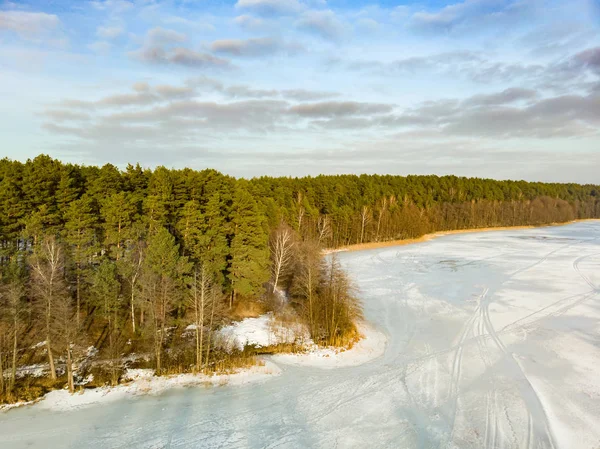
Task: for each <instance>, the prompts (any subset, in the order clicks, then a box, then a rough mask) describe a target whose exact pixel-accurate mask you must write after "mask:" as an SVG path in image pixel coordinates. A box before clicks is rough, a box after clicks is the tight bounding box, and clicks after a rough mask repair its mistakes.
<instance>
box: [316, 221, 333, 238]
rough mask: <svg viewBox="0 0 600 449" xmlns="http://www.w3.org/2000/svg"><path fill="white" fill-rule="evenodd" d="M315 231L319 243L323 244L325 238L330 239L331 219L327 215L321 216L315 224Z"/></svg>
mask: <svg viewBox="0 0 600 449" xmlns="http://www.w3.org/2000/svg"><path fill="white" fill-rule="evenodd" d="M317 230H318V231H319V243H323V241H324V240H325V239H326V238H329V237H331V219H330V218H329V215H322V216H320V217H319V221H318V222H317Z"/></svg>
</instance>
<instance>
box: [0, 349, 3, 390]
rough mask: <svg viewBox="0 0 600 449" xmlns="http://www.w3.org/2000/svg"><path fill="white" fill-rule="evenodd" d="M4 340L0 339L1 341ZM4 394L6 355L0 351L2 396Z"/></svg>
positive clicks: (0, 387) (0, 388)
mask: <svg viewBox="0 0 600 449" xmlns="http://www.w3.org/2000/svg"><path fill="white" fill-rule="evenodd" d="M1 342H2V340H1V339H0V343H1ZM3 394H4V355H3V354H2V351H0V397H1V396H2V395H3Z"/></svg>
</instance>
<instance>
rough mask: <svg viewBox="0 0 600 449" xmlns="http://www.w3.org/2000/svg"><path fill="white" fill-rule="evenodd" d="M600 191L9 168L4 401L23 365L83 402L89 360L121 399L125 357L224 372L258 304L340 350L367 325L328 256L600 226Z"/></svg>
mask: <svg viewBox="0 0 600 449" xmlns="http://www.w3.org/2000/svg"><path fill="white" fill-rule="evenodd" d="M599 191H600V190H599V187H598V186H594V185H577V184H547V183H529V182H524V181H495V180H489V179H477V178H459V177H455V176H442V177H439V176H406V177H403V176H379V175H361V176H355V175H340V176H324V175H323V176H317V177H304V178H286V177H282V178H271V177H260V178H254V179H251V180H246V179H235V178H233V177H230V176H226V175H223V174H221V173H219V172H217V171H215V170H210V169H207V170H202V171H195V170H191V169H188V168H186V169H181V170H174V169H167V168H165V167H157V168H156V169H154V170H150V169H144V168H142V167H141V166H140V165H139V164H138V165H135V166H134V165H128V166H127V168H126V169H125V170H124V171H122V170H119V169H118V168H117V167H115V166H113V165H110V164H107V165H104V166H103V167H95V166H80V165H72V164H65V163H62V162H60V161H58V160H55V159H52V158H50V157H48V156H44V155H42V156H38V157H36V158H35V159H33V160H28V161H27V162H25V163H21V162H18V161H12V160H9V159H3V160H1V161H0V204H1V210H2V214H0V273H1V276H2V278H1V285H0V288H1V290H0V399H3V398H4V399H6V398H11V394H12V393H11V392H13V393H14V392H15V391H16V389H15V383H16V382H17V375H16V369H17V366H18V365H23V364H26V363H34V362H35V363H38V362H41V361H42V360H45V361H46V363H47V364H48V368H49V373H50V374H49V378H50V382H51V383H52V382H55V383H56V382H59V383H60V376H61V375H62V376H66V377H65V378H66V382H68V385H69V387H70V388H71V389H73V388H74V383H75V382H77V376H79V377H81V376H82V373H81V372H79V373H78V374H77V373H76V374H75V375H74V374H73V371H74V370H75V368H74V363H75V361H76V360H77V359H78V357H80V356H81V354H82V353H83V352H85V348H86V346H87V345H93V346H94V347H95V348H96V350H97V349H99V350H100V351H101V356H102V358H103V360H109V361H113V362H110V363H109V366H110V367H111V368H110V370H109V374H108V375H109V378H110V381H111V383H113V384H114V383H116V382H118V377H119V372H120V370H121V369H122V366H121V362H118V363H117V362H116V361H117V360H121V359H120V357H122V355H123V354H124V353H125V352H128V353H132V352H134V351H146V352H149V353H151V354H153V365H154V366H155V367H156V369H157V372H159V373H160V372H169V371H173V370H175V371H177V370H179V371H182V370H186V369H188V367H190V366H192V367H194V369H207V368H209V367H210V366H212V367H213V368H214V367H215V366H216V365H215V364H217V363H218V362H219V360H221V361H222V360H223V359H222V358H219V355H218V354H217V353H216V349H215V350H214V351H212V352H211V349H212V346H211V345H214V343H213V341H212V339H211V335H212V334H211V333H212V331H213V330H214V329H215V328H216V327H218V325H219V324H220V323H223V322H226V320H228V319H231V318H232V317H235V316H236V314H238V315H239V314H241V315H243V314H244V310H246V309H249V308H251V306H252V307H254V305H256V304H259V306H257V307H262V308H263V311H264V310H277V309H278V307H279V305H278V304H279V302H285V301H289V303H290V304H291V305H292V307H293V308H294V309H295V310H296V311H297V313H298V314H299V315H300V316H301V317H302V319H303V320H304V321H305V323H306V324H307V326H308V327H309V328H310V332H311V336H312V337H313V339H314V340H315V341H318V342H321V343H323V344H342V343H343V342H344V341H346V340H347V339H348V338H349V336H350V335H351V334H352V333H353V332H354V331H355V329H354V327H353V320H354V319H355V318H356V317H357V316H359V315H360V310H359V308H358V306H357V304H356V302H355V300H354V299H353V298H352V294H351V286H350V283H349V282H348V280H347V279H346V278H345V276H344V274H343V272H341V269H340V268H339V266H338V265H337V263H336V262H335V260H333V261H325V260H323V259H322V258H321V256H320V254H321V250H322V249H324V248H336V247H340V246H343V245H349V244H355V243H365V242H373V241H386V240H392V239H406V238H414V237H419V236H421V235H423V234H426V233H430V232H434V231H442V230H454V229H467V228H482V227H494V226H517V225H541V224H549V223H558V222H567V221H570V220H573V219H583V218H598V217H600V198H599V196H598V195H599ZM278 298H279V299H278ZM281 298H287V299H286V300H285V301H284V300H283V299H281ZM261 304H262V305H261ZM265 304H267V306H265ZM190 323H194V324H195V327H194V329H195V330H194V333H195V339H194V343H192V344H191V345H190V346H189V347H187V346H186V347H185V348H186V351H187V352H186V351H184V350H181V351H178V350H176V348H178V347H183V346H182V345H184V344H183V343H181V341H180V340H177V337H175V336H174V335H175V334H176V333H177V332H179V334H178V335H181V334H182V332H183V331H184V329H185V325H186V324H187V325H189V324H190ZM174 329H175V330H174ZM40 340H41V342H40ZM37 342H40V344H39V345H36V343H37ZM31 345H33V346H31ZM61 367H63V368H62V369H61ZM80 371H81V370H80ZM7 373H8V374H7ZM6 379H9V380H8V381H6ZM62 382H63V384H62V385H64V382H65V380H64V379H63V381H62ZM28 385H29V387H31V385H30V384H28ZM53 385H54V384H52V385H45V386H39V385H38V386H36V388H38V390H39V391H37V390H36V391H34V392H32V393H31V392H30V393H27V394H29V395H30V396H31V397H35V396H37V395H39V394H41V392H42V391H41V390H43V389H44V388H46V389H49V388H53V387H55V385H54V386H53ZM31 388H33V387H31ZM31 388H30V389H31ZM40 389H41V390H40ZM19 391H20V392H21V393H20V394H21V395H23V394H25V393H23V391H25V392H27V391H28V390H27V388H25V387H23V386H21V390H19ZM27 394H25V396H20V397H29V396H27ZM13 400H14V397H13Z"/></svg>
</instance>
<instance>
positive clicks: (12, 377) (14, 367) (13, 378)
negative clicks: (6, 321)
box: [8, 313, 18, 393]
mask: <svg viewBox="0 0 600 449" xmlns="http://www.w3.org/2000/svg"><path fill="white" fill-rule="evenodd" d="M13 325H14V329H13V350H12V367H11V371H10V382H9V384H8V391H10V392H11V393H12V391H13V389H14V387H15V382H16V379H17V341H18V338H17V337H18V335H17V315H16V313H15V317H14V322H13Z"/></svg>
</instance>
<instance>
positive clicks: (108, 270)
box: [93, 259, 121, 385]
mask: <svg viewBox="0 0 600 449" xmlns="http://www.w3.org/2000/svg"><path fill="white" fill-rule="evenodd" d="M93 287H94V299H95V303H96V306H97V307H98V308H99V309H100V310H101V311H102V315H103V317H104V322H105V323H106V330H107V332H106V338H108V359H109V360H110V372H111V383H112V385H116V384H117V381H118V380H119V376H118V370H117V359H118V357H119V348H118V345H117V335H118V332H117V331H118V312H119V292H120V289H121V285H120V283H119V281H118V279H117V267H116V265H115V263H114V262H113V261H111V260H109V259H104V260H103V261H102V262H101V263H100V265H99V266H98V268H97V269H96V272H95V274H94V284H93Z"/></svg>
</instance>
